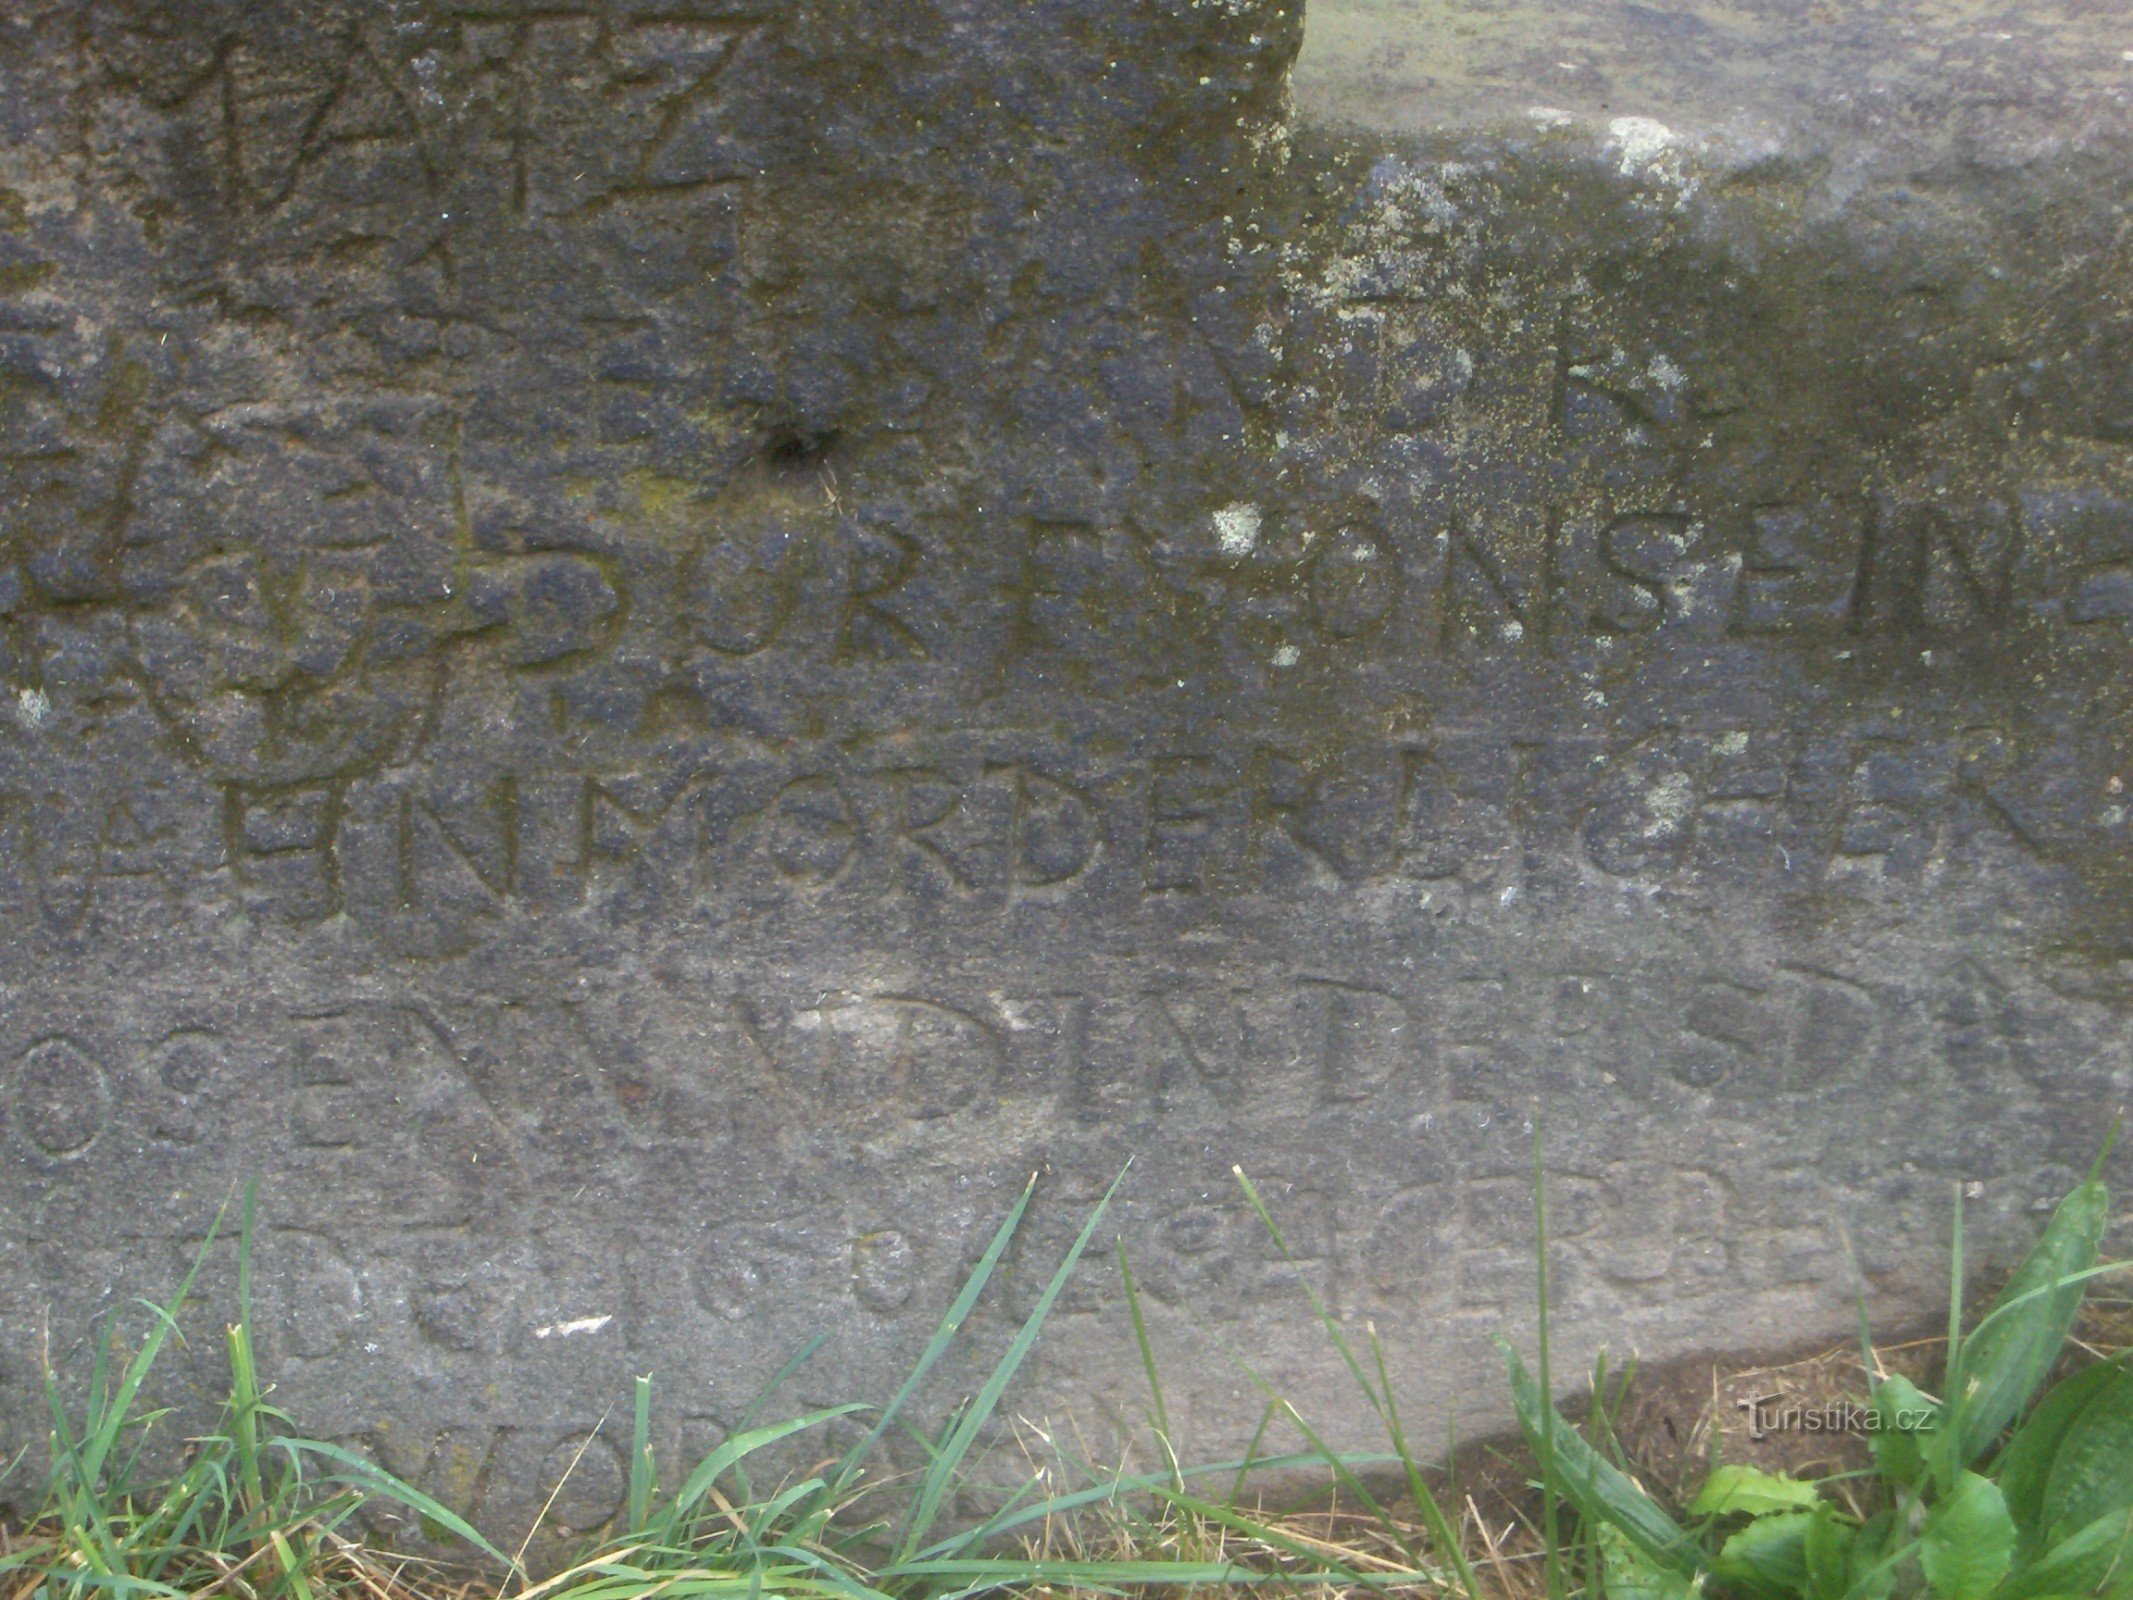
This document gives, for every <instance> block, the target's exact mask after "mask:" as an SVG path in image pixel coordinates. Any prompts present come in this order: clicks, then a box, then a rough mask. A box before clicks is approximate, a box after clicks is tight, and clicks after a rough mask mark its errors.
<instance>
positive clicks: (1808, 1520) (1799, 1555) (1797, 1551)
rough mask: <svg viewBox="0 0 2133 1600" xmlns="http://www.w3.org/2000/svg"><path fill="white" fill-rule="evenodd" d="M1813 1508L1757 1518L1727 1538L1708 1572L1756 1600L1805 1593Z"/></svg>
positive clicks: (1788, 1599)
mask: <svg viewBox="0 0 2133 1600" xmlns="http://www.w3.org/2000/svg"><path fill="white" fill-rule="evenodd" d="M1815 1520H1816V1519H1815V1513H1814V1512H1812V1511H1787V1512H1785V1513H1783V1514H1781V1515H1779V1516H1774V1517H1757V1518H1756V1519H1755V1520H1754V1521H1753V1522H1751V1523H1749V1524H1748V1525H1747V1526H1746V1527H1745V1528H1743V1529H1741V1530H1740V1532H1738V1533H1736V1534H1735V1535H1733V1537H1732V1538H1730V1539H1728V1540H1727V1541H1726V1542H1725V1544H1724V1545H1723V1546H1721V1547H1720V1549H1719V1552H1718V1559H1717V1560H1716V1561H1714V1562H1712V1563H1711V1575H1712V1576H1713V1577H1714V1578H1717V1579H1718V1580H1719V1581H1720V1582H1722V1583H1724V1584H1725V1585H1726V1586H1727V1587H1729V1588H1733V1589H1739V1590H1741V1591H1743V1592H1744V1593H1747V1594H1750V1595H1754V1596H1756V1597H1758V1600H1794V1597H1796V1596H1799V1595H1804V1594H1806V1593H1807V1530H1808V1529H1809V1528H1811V1527H1812V1526H1813V1525H1814V1523H1815Z"/></svg>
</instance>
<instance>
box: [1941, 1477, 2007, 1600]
mask: <svg viewBox="0 0 2133 1600" xmlns="http://www.w3.org/2000/svg"><path fill="white" fill-rule="evenodd" d="M2014 1547H2015V1525H2014V1518H2013V1517H2011V1516H2009V1515H2008V1514H2007V1501H2006V1499H2005V1497H2004V1496H2002V1495H2001V1493H2000V1490H1999V1485H1997V1484H1995V1483H1992V1482H1990V1481H1989V1480H1987V1479H1984V1478H1981V1477H1979V1476H1978V1475H1977V1474H1976V1473H1974V1472H1966V1473H1964V1474H1963V1475H1962V1476H1961V1477H1959V1478H1957V1479H1956V1480H1955V1488H1954V1489H1953V1491H1951V1492H1950V1493H1949V1495H1948V1496H1947V1498H1945V1499H1944V1500H1942V1501H1941V1502H1940V1503H1939V1504H1938V1505H1936V1506H1935V1507H1934V1508H1933V1510H1932V1512H1931V1513H1930V1514H1929V1515H1928V1516H1927V1518H1926V1525H1925V1528H1924V1530H1923V1532H1922V1534H1921V1536H1920V1541H1919V1547H1918V1564H1919V1565H1920V1566H1921V1567H1922V1568H1924V1570H1925V1574H1926V1582H1928V1583H1930V1584H1931V1585H1932V1586H1933V1592H1934V1593H1935V1594H1937V1595H1939V1596H1940V1600H1986V1596H1988V1595H1990V1594H1991V1593H1992V1591H1993V1590H1994V1589H1996V1588H1998V1587H1999V1584H2000V1579H2002V1578H2003V1577H2005V1576H2006V1575H2007V1569H2008V1567H2009V1566H2010V1565H2011V1564H2012V1563H2013V1561H2014Z"/></svg>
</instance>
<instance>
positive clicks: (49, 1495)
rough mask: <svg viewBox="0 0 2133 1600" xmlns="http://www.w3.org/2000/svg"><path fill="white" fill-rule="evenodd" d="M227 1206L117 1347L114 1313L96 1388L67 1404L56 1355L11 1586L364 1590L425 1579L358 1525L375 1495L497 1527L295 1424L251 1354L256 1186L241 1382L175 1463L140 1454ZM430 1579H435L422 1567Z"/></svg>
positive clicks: (40, 1592) (6, 1585)
mask: <svg viewBox="0 0 2133 1600" xmlns="http://www.w3.org/2000/svg"><path fill="white" fill-rule="evenodd" d="M224 1220H225V1219H224V1216H223V1215H222V1214H221V1213H218V1214H217V1216H216V1218H215V1222H214V1225H213V1226H212V1227H211V1228H210V1229H209V1230H208V1237H207V1242H206V1243H205V1244H203V1245H202V1246H201V1250H200V1254H199V1255H198V1256H197V1257H196V1258H195V1259H194V1261H193V1264H192V1267H191V1269H190V1270H189V1271H188V1272H187V1273H186V1275H185V1278H184V1280H183V1281H182V1282H181V1283H180V1284H179V1286H178V1291H177V1293H176V1295H175V1296H173V1298H172V1300H171V1302H170V1304H169V1305H168V1306H157V1305H153V1304H148V1303H146V1302H144V1304H146V1305H147V1309H148V1310H149V1312H150V1313H151V1323H150V1327H149V1330H148V1333H147V1335H146V1337H145V1338H144V1339H143V1340H142V1342H141V1346H140V1348H139V1350H138V1351H136V1352H135V1353H134V1354H133V1356H132V1357H131V1359H130V1360H123V1361H122V1360H121V1359H120V1357H119V1354H118V1348H117V1335H116V1330H115V1326H114V1324H113V1322H111V1321H107V1322H106V1323H105V1325H104V1329H103V1333H102V1336H101V1338H100V1340H99V1342H98V1344H97V1347H96V1355H95V1358H94V1363H93V1365H92V1367H91V1369H90V1372H89V1381H88V1389H87V1394H86V1398H85V1399H84V1400H83V1402H82V1404H81V1408H80V1410H79V1412H70V1411H69V1408H68V1406H67V1404H66V1403H65V1401H64V1399H63V1398H62V1394H61V1386H60V1383H59V1380H58V1376H57V1374H55V1373H54V1372H53V1371H52V1370H51V1368H50V1365H49V1363H47V1366H46V1370H45V1394H46V1398H47V1400H48V1403H49V1407H50V1411H51V1418H52V1427H51V1434H50V1465H49V1468H48V1472H47V1480H46V1486H45V1494H44V1504H43V1508H42V1511H41V1512H40V1514H39V1515H38V1516H37V1517H36V1519H35V1520H34V1521H33V1523H32V1525H31V1526H30V1528H29V1529H28V1530H26V1531H25V1532H24V1533H23V1534H21V1535H19V1536H16V1537H13V1538H9V1539H7V1540H6V1542H5V1544H4V1546H0V1590H6V1591H7V1592H9V1593H10V1594H11V1595H12V1596H14V1597H15V1600H30V1597H32V1596H37V1597H40V1600H90V1597H92V1596H117V1597H128V1596H134V1595H193V1596H206V1595H210V1594H223V1593H227V1594H230V1595H234V1596H236V1597H238V1600H319V1597H321V1596H326V1595H334V1596H340V1595H347V1594H352V1593H356V1592H361V1593H362V1594H365V1595H368V1596H370V1597H371V1600H406V1597H410V1596H412V1595H413V1594H414V1593H415V1587H414V1582H413V1579H412V1577H411V1573H412V1571H413V1569H414V1568H415V1567H417V1566H419V1565H420V1564H419V1563H417V1562H415V1561H413V1559H412V1558H399V1559H396V1560H395V1559H386V1558H383V1557H381V1556H379V1555H378V1554H376V1553H375V1552H372V1551H370V1550H368V1549H366V1548H365V1547H364V1545H363V1544H362V1542H361V1541H360V1540H358V1539H356V1538H353V1537H351V1536H350V1535H349V1534H348V1533H347V1532H346V1531H344V1530H346V1529H347V1528H348V1527H349V1525H350V1519H351V1518H352V1517H353V1516H354V1515H355V1514H356V1512H357V1511H359V1510H360V1509H361V1508H362V1507H363V1505H364V1504H365V1503H366V1502H367V1501H369V1500H370V1499H372V1498H389V1499H392V1500H396V1501H398V1502H400V1503H401V1504H402V1505H404V1506H406V1507H407V1508H408V1509H410V1510H412V1511H414V1512H416V1513H417V1514H418V1515H420V1516H424V1517H427V1518H429V1519H430V1520H431V1521H432V1522H434V1523H435V1524H437V1525H438V1526H440V1527H442V1528H445V1529H447V1530H449V1531H450V1532H451V1533H453V1534H455V1535H457V1536H458V1537H460V1538H463V1539H466V1540H468V1541H469V1542H470V1543H472V1544H474V1545H475V1546H476V1547H477V1548H481V1549H484V1550H487V1549H490V1547H489V1546H488V1544H487V1542H486V1541H485V1540H483V1539H482V1538H481V1536H480V1535H479V1534H478V1533H476V1532H475V1531H474V1530H473V1529H472V1528H470V1527H468V1526H467V1525H466V1524H465V1523H464V1522H463V1521H461V1519H460V1518H459V1517H457V1516H456V1515H454V1514H453V1513H452V1512H451V1511H449V1510H447V1509H446V1508H445V1507H444V1506H442V1505H440V1504H438V1503H437V1502H436V1501H435V1500H433V1499H431V1498H430V1497H429V1496H427V1495H425V1494H423V1493H422V1492H421V1491H420V1490H418V1489H415V1488H413V1487H412V1486H411V1485H408V1484H405V1483H401V1482H400V1481H399V1480H398V1479H395V1478H391V1477H389V1476H388V1475H387V1474H385V1473H383V1472H381V1471H379V1470H378V1469H377V1468H376V1467H375V1466H373V1465H371V1464H370V1463H369V1462H367V1461H364V1460H363V1459H362V1458H360V1457H358V1456H354V1455H352V1454H350V1453H349V1452H347V1451H344V1450H341V1449H339V1448H338V1447H336V1446H333V1445H328V1444H323V1443H320V1442H318V1441H315V1440H307V1439H302V1438H299V1437H297V1436H296V1435H295V1434H294V1433H293V1432H292V1431H290V1429H289V1426H288V1421H289V1419H288V1418H287V1417H286V1416H284V1415H283V1414H282V1413H281V1412H280V1411H279V1410H277V1409H276V1408H274V1407H273V1406H271V1405H269V1404H268V1403H267V1398H266V1396H267V1391H266V1388H265V1386H264V1385H263V1384H262V1383H261V1382H260V1377H259V1370H258V1367H257V1365H256V1363H255V1362H254V1361H253V1357H252V1337H251V1293H252V1281H251V1241H252V1195H251V1193H250V1191H247V1193H246V1196H245V1202H244V1217H243V1232H242V1235H241V1238H240V1241H239V1250H238V1269H237V1301H238V1320H237V1321H236V1322H235V1323H234V1324H232V1325H231V1326H230V1327H229V1328H228V1330H227V1331H226V1334H225V1346H226V1349H227V1353H228V1359H229V1375H230V1383H229V1397H228V1399H227V1400H226V1401H225V1402H224V1403H223V1407H222V1414H221V1418H220V1421H219V1425H218V1426H217V1427H216V1428H215V1429H214V1430H213V1431H211V1432H209V1433H207V1434H204V1435H202V1436H200V1437H198V1438H195V1439H193V1440H191V1441H189V1449H188V1451H187V1459H186V1461H185V1464H184V1466H183V1467H182V1468H181V1469H180V1470H179V1471H178V1472H176V1473H175V1474H173V1475H170V1476H167V1477H155V1476H152V1475H150V1474H148V1473H146V1472H144V1470H143V1465H142V1463H143V1450H144V1446H145V1445H146V1444H147V1442H148V1440H149V1438H150V1436H151V1434H152V1432H153V1431H154V1430H155V1428H156V1427H157V1425H158V1424H159V1423H161V1422H163V1421H164V1420H165V1419H166V1418H167V1416H168V1413H167V1412H163V1411H148V1410H143V1409H141V1394H142V1386H143V1385H144V1384H145V1383H146V1381H147V1379H148V1376H149V1373H150V1371H151V1369H152V1368H153V1367H154V1365H155V1363H156V1359H157V1357H158V1356H159V1355H160V1354H161V1353H162V1350H163V1348H164V1346H165V1344H166V1342H167V1341H168V1340H170V1339H171V1338H173V1337H182V1336H181V1335H179V1333H178V1325H177V1320H176V1317H175V1312H176V1309H177V1308H178V1307H179V1306H182V1305H183V1304H184V1303H185V1300H186V1297H187V1296H188V1295H189V1294H190V1293H191V1292H192V1286H193V1281H194V1279H195V1278H196V1277H197V1276H198V1275H199V1272H200V1268H201V1265H202V1263H203V1262H204V1261H205V1260H206V1259H207V1253H208V1251H209V1250H210V1249H211V1248H212V1247H213V1245H214V1242H215V1239H216V1237H217V1236H218V1235H219V1233H220V1232H221V1229H222V1225H223V1222H224ZM422 1587H423V1589H424V1590H425V1592H427V1593H434V1592H435V1588H434V1585H432V1584H429V1583H424V1584H423V1585H422Z"/></svg>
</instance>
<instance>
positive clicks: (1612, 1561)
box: [1593, 1522, 1695, 1600]
mask: <svg viewBox="0 0 2133 1600" xmlns="http://www.w3.org/2000/svg"><path fill="white" fill-rule="evenodd" d="M1593 1527H1594V1529H1595V1530H1596V1532H1597V1535H1598V1538H1599V1541H1600V1570H1601V1573H1602V1577H1603V1582H1602V1587H1603V1588H1604V1589H1605V1591H1606V1595H1607V1600H1690V1597H1691V1596H1692V1595H1693V1594H1694V1593H1695V1583H1694V1580H1692V1579H1691V1578H1689V1577H1688V1576H1687V1575H1686V1574H1685V1573H1680V1572H1676V1571H1675V1570H1674V1569H1673V1568H1671V1567H1662V1566H1660V1565H1659V1564H1658V1563H1657V1562H1655V1561H1653V1560H1651V1559H1650V1558H1648V1557H1647V1556H1646V1555H1645V1554H1644V1552H1643V1551H1641V1550H1639V1549H1638V1548H1637V1547H1636V1546H1635V1545H1634V1544H1631V1543H1630V1541H1629V1535H1628V1534H1626V1533H1624V1532H1623V1531H1622V1530H1621V1529H1620V1528H1618V1527H1616V1526H1615V1525H1614V1524H1613V1523H1611V1522H1595V1523H1594V1524H1593Z"/></svg>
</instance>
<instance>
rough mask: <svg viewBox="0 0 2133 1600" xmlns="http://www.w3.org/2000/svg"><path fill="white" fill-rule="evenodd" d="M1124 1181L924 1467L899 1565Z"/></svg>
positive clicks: (934, 1513) (923, 1531)
mask: <svg viewBox="0 0 2133 1600" xmlns="http://www.w3.org/2000/svg"><path fill="white" fill-rule="evenodd" d="M1130 1166H1131V1163H1128V1168H1129V1169H1130ZM1125 1181H1126V1174H1125V1172H1124V1171H1121V1172H1120V1173H1119V1175H1118V1176H1117V1177H1116V1178H1113V1179H1112V1180H1111V1187H1110V1188H1108V1189H1106V1190H1105V1191H1104V1193H1103V1198H1102V1199H1101V1200H1099V1201H1097V1202H1096V1207H1095V1209H1094V1210H1093V1211H1091V1212H1090V1213H1089V1219H1088V1221H1087V1222H1085V1223H1083V1224H1082V1229H1081V1233H1080V1235H1079V1236H1078V1237H1077V1238H1076V1239H1075V1240H1074V1243H1073V1246H1072V1248H1070V1249H1069V1250H1068V1251H1067V1253H1066V1256H1065V1258H1064V1259H1063V1260H1061V1261H1060V1263H1059V1267H1058V1270H1057V1271H1055V1272H1054V1273H1053V1274H1052V1278H1051V1281H1050V1282H1049V1283H1047V1284H1046V1285H1045V1286H1044V1291H1043V1293H1041V1294H1040V1295H1038V1297H1037V1303H1036V1305H1035V1306H1034V1307H1032V1308H1031V1310H1030V1314H1029V1316H1028V1317H1027V1318H1026V1319H1025V1320H1024V1321H1023V1324H1022V1327H1021V1330H1020V1331H1019V1332H1017V1333H1016V1335H1015V1337H1014V1339H1013V1341H1012V1342H1011V1343H1010V1344H1009V1345H1008V1347H1007V1351H1006V1353H1005V1354H1004V1355H1002V1356H1001V1358H1000V1361H999V1364H998V1365H997V1366H995V1367H994V1368H993V1371H992V1375H991V1376H990V1377H988V1378H987V1379H986V1380H985V1384H984V1387H983V1388H981V1389H980V1390H979V1391H978V1394H977V1398H976V1399H975V1400H973V1401H972V1402H971V1404H970V1406H969V1407H968V1408H967V1409H966V1410H965V1411H964V1413H963V1415H962V1419H961V1421H960V1422H959V1423H958V1424H957V1425H956V1427H955V1429H954V1431H953V1432H952V1433H950V1434H949V1435H948V1437H947V1439H946V1440H945V1442H944V1443H943V1445H942V1447H941V1450H940V1452H939V1453H938V1454H937V1455H936V1456H935V1457H934V1459H933V1461H932V1462H931V1463H930V1464H929V1465H928V1467H927V1469H926V1475H925V1478H924V1480H923V1482H922V1484H921V1486H920V1489H919V1496H918V1501H917V1503H916V1504H915V1505H914V1506H913V1508H912V1512H911V1517H910V1520H909V1522H908V1523H907V1524H906V1526H905V1532H904V1536H903V1538H902V1540H901V1541H899V1544H898V1556H899V1559H904V1560H908V1559H910V1558H911V1556H912V1555H913V1554H914V1553H915V1552H916V1551H917V1549H918V1546H919V1542H920V1541H921V1540H923V1539H924V1538H925V1536H926V1535H927V1533H929V1532H930V1531H931V1530H932V1527H933V1524H934V1521H935V1519H936V1518H938V1517H939V1515H940V1510H941V1502H942V1501H943V1500H944V1499H945V1498H946V1497H947V1494H948V1491H949V1489H950V1488H951V1487H952V1486H953V1484H954V1481H955V1475H956V1472H957V1470H958V1469H959V1468H960V1467H961V1466H962V1463H963V1458H964V1457H965V1456H966V1455H968V1454H969V1452H970V1447H971V1446H972V1445H973V1444H974V1443H976V1442H977V1436H978V1430H979V1429H981V1428H982V1427H984V1426H985V1423H986V1422H987V1420H989V1419H990V1418H991V1416H992V1413H993V1409H994V1408H995V1407H996V1406H998V1405H999V1403H1000V1397H1001V1395H1003V1394H1004V1393H1006V1391H1007V1385H1008V1384H1009V1383H1010V1382H1011V1381H1012V1380H1013V1378H1014V1375H1015V1373H1016V1372H1017V1371H1018V1370H1020V1368H1021V1366H1022V1362H1023V1360H1024V1359H1025V1358H1026V1357H1027V1356H1028V1355H1029V1352H1030V1348H1031V1346H1033V1345H1034V1344H1036V1342H1037V1335H1038V1333H1039V1332H1040V1331H1041V1330H1042V1329H1043V1327H1044V1319H1045V1318H1046V1317H1047V1316H1049V1315H1050V1314H1051V1310H1052V1305H1053V1303H1054V1302H1055V1301H1057V1300H1058V1298H1059V1294H1060V1291H1061V1290H1063V1289H1064V1288H1065V1287H1066V1284H1067V1279H1068V1278H1070V1277H1071V1276H1072V1275H1073V1272H1074V1269H1075V1267H1077V1266H1079V1265H1080V1263H1081V1257H1082V1252H1084V1251H1085V1250H1087V1249H1088V1247H1089V1241H1090V1240H1091V1239H1092V1238H1094V1237H1095V1236H1096V1228H1097V1225H1098V1224H1099V1223H1101V1222H1102V1221H1103V1217H1104V1213H1105V1212H1106V1211H1107V1210H1109V1209H1110V1205H1111V1198H1112V1196H1114V1195H1115V1194H1117V1193H1118V1188H1119V1185H1120V1184H1122V1183H1124V1182H1125Z"/></svg>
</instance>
